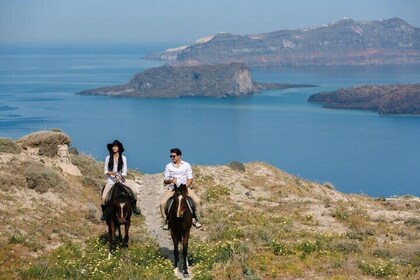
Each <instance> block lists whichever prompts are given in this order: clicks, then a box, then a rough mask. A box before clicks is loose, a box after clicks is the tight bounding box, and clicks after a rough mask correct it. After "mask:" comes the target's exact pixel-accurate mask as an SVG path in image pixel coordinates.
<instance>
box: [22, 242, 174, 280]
mask: <svg viewBox="0 0 420 280" xmlns="http://www.w3.org/2000/svg"><path fill="white" fill-rule="evenodd" d="M20 277H21V278H22V279H98V280H99V279H176V277H175V276H174V274H173V271H172V265H171V262H170V260H168V259H165V258H163V257H161V256H160V254H159V252H158V250H157V249H156V247H155V246H152V245H151V244H148V243H146V244H132V245H131V246H130V249H128V250H126V249H117V250H116V251H115V252H114V253H113V254H112V255H111V254H109V250H108V246H107V245H106V244H105V243H104V242H102V241H101V240H100V239H99V238H97V239H95V240H91V241H88V242H87V243H86V244H85V246H83V247H82V246H81V245H79V244H75V243H69V244H67V245H65V246H62V247H60V248H58V249H56V250H55V251H53V252H51V253H50V254H49V255H48V256H45V257H41V258H39V259H38V260H36V262H35V263H34V264H33V265H31V266H30V267H28V268H27V269H25V270H23V271H21V272H20Z"/></svg>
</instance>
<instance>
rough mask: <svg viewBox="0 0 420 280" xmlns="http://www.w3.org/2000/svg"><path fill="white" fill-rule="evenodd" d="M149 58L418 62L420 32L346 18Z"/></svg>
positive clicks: (218, 38)
mask: <svg viewBox="0 0 420 280" xmlns="http://www.w3.org/2000/svg"><path fill="white" fill-rule="evenodd" d="M148 58H149V59H159V60H166V61H170V62H174V63H189V64H191V63H193V64H215V63H229V62H238V61H239V62H243V63H245V64H246V65H247V66H253V67H260V66H263V67H264V66H279V65H370V64H376V65H381V64H414V63H420V28H417V27H413V26H411V25H410V24H408V23H407V22H405V21H404V20H402V19H399V18H391V19H387V20H381V21H354V20H351V19H342V20H340V21H338V22H336V23H332V24H326V25H323V26H321V27H317V28H306V29H295V30H279V31H274V32H270V33H260V34H250V35H237V34H229V33H219V34H216V35H213V36H208V37H205V38H201V39H199V40H197V41H196V42H195V43H194V44H192V45H189V46H182V47H178V48H171V49H167V50H165V51H163V52H159V53H154V54H151V55H149V56H148Z"/></svg>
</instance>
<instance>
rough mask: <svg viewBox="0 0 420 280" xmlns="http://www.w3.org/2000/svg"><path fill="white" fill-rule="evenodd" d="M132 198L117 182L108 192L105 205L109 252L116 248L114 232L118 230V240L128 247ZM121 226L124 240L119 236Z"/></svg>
mask: <svg viewBox="0 0 420 280" xmlns="http://www.w3.org/2000/svg"><path fill="white" fill-rule="evenodd" d="M131 201H132V198H131V196H130V192H129V190H127V187H125V186H124V185H123V184H121V183H119V182H117V183H115V185H114V186H113V187H112V188H111V190H110V199H109V201H108V203H107V207H108V211H109V212H108V214H109V215H108V219H107V220H106V223H107V224H108V233H109V239H110V240H109V242H110V248H111V251H113V250H114V249H115V247H116V240H115V231H116V230H118V237H119V240H122V241H123V243H122V246H123V247H128V240H129V235H128V230H129V229H130V223H131V215H132V213H133V209H132V205H131ZM121 225H124V239H122V236H121Z"/></svg>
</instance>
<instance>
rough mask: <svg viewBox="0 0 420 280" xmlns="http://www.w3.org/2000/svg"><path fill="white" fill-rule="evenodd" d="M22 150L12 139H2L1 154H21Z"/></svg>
mask: <svg viewBox="0 0 420 280" xmlns="http://www.w3.org/2000/svg"><path fill="white" fill-rule="evenodd" d="M21 152H22V148H21V147H20V146H19V145H18V144H16V143H15V141H13V140H12V139H9V138H1V137H0V153H9V154H20V153H21Z"/></svg>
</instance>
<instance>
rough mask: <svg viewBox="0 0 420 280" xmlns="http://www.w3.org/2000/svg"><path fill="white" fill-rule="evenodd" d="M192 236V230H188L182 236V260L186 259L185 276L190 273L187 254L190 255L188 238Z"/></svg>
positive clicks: (184, 265)
mask: <svg viewBox="0 0 420 280" xmlns="http://www.w3.org/2000/svg"><path fill="white" fill-rule="evenodd" d="M189 238H190V231H189V230H187V231H186V232H185V234H184V237H183V238H182V260H183V261H184V264H183V268H182V270H183V271H182V273H183V274H184V276H187V275H188V264H187V255H188V239H189Z"/></svg>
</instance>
